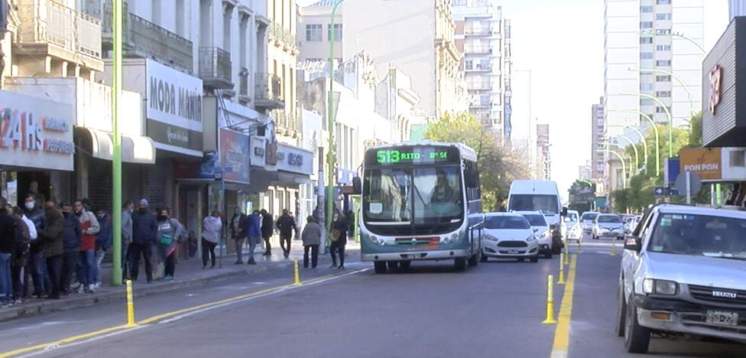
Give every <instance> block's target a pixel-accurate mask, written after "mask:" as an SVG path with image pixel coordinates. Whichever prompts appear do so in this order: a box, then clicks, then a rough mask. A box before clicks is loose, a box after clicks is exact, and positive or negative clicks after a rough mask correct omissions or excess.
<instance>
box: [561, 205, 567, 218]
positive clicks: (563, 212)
mask: <svg viewBox="0 0 746 358" xmlns="http://www.w3.org/2000/svg"><path fill="white" fill-rule="evenodd" d="M562 216H567V207H563V208H562Z"/></svg>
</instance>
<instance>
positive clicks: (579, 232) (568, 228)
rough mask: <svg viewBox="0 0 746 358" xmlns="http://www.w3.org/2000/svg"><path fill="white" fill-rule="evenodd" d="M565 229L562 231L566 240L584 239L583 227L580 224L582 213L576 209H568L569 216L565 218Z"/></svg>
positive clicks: (578, 240)
mask: <svg viewBox="0 0 746 358" xmlns="http://www.w3.org/2000/svg"><path fill="white" fill-rule="evenodd" d="M563 228H565V231H564V232H563V233H562V238H563V239H564V240H565V242H570V241H573V240H574V241H577V242H580V240H582V239H583V228H582V227H581V226H580V213H578V212H577V211H576V210H568V211H567V216H565V219H564V226H563Z"/></svg>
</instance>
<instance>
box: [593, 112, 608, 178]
mask: <svg viewBox="0 0 746 358" xmlns="http://www.w3.org/2000/svg"><path fill="white" fill-rule="evenodd" d="M605 150H606V121H605V120H604V99H603V97H602V98H601V99H600V100H599V103H598V104H594V105H592V106H591V163H590V165H591V178H593V179H596V180H601V179H603V178H605V177H606V153H605Z"/></svg>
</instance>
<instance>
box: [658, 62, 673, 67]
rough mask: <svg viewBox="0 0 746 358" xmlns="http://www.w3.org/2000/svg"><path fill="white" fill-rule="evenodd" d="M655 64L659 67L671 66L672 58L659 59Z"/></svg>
mask: <svg viewBox="0 0 746 358" xmlns="http://www.w3.org/2000/svg"><path fill="white" fill-rule="evenodd" d="M655 65H656V66H658V67H671V60H658V61H655Z"/></svg>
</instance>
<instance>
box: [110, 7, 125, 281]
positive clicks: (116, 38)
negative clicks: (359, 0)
mask: <svg viewBox="0 0 746 358" xmlns="http://www.w3.org/2000/svg"><path fill="white" fill-rule="evenodd" d="M112 3H113V5H114V9H113V11H112V17H113V19H112V27H113V29H112V30H113V31H112V32H113V36H112V38H113V41H112V42H114V58H113V60H112V63H113V64H112V71H111V73H112V76H113V77H114V78H113V79H112V83H113V84H114V87H113V88H112V93H111V121H112V123H111V128H112V132H113V135H112V136H113V137H114V138H113V140H112V142H113V147H114V148H113V150H112V158H111V159H112V160H111V172H112V186H113V188H112V189H113V190H112V200H111V205H112V208H111V222H112V236H113V247H112V252H113V253H112V256H113V262H112V266H113V267H112V270H111V276H112V277H111V283H112V285H114V286H120V285H121V284H122V138H121V136H120V134H119V107H120V106H119V104H120V102H119V99H120V96H121V94H122V15H123V14H122V0H113V1H112Z"/></svg>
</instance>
